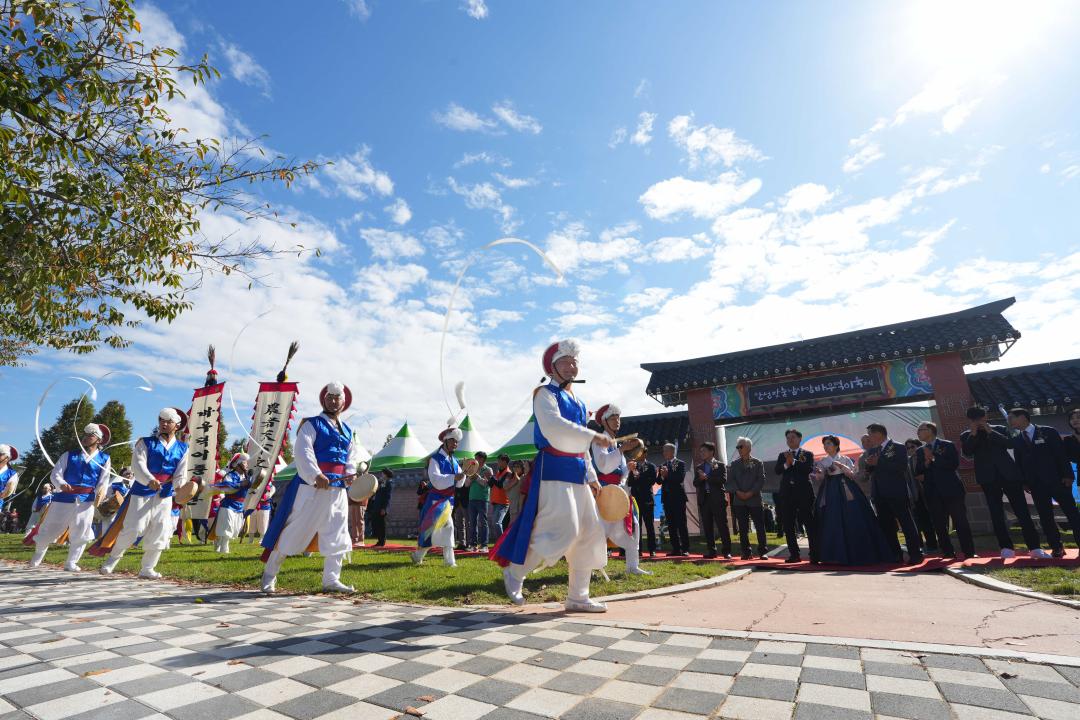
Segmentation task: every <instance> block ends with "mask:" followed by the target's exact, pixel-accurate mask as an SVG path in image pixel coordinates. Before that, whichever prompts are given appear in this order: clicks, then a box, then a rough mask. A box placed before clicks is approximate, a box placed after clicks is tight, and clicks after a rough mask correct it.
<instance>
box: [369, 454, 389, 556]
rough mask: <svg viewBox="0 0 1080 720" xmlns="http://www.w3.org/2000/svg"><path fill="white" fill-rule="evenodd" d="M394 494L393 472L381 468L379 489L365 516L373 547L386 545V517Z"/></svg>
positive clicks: (372, 497) (373, 496)
mask: <svg viewBox="0 0 1080 720" xmlns="http://www.w3.org/2000/svg"><path fill="white" fill-rule="evenodd" d="M393 492H394V471H393V470H391V469H389V468H383V470H382V472H380V473H379V489H378V490H376V491H375V494H374V495H372V496H371V501H370V502H368V509H367V516H368V517H369V518H370V519H371V533H372V535H374V536H375V547H382V546H383V545H386V517H387V515H388V514H389V512H390V497H391V496H392V495H393Z"/></svg>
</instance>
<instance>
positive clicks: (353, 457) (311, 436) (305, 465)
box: [293, 413, 360, 485]
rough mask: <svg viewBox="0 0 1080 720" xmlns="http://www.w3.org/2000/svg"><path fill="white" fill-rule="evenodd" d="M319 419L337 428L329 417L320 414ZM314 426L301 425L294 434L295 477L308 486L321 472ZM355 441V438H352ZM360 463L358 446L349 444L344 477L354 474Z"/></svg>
mask: <svg viewBox="0 0 1080 720" xmlns="http://www.w3.org/2000/svg"><path fill="white" fill-rule="evenodd" d="M320 417H322V418H323V419H324V420H326V421H327V422H328V423H330V424H331V425H332V426H335V427H336V426H337V423H335V422H334V421H333V420H332V419H330V416H329V415H327V414H326V413H321V414H320ZM315 435H316V432H315V426H314V425H312V424H311V423H307V422H306V423H303V424H302V425H301V426H300V430H299V431H298V432H297V433H296V450H295V452H294V453H293V463H294V464H295V465H296V475H297V477H299V478H300V479H301V480H303V481H304V482H305V483H307V484H308V485H314V484H315V478H317V477H319V475H320V474H321V473H322V470H320V469H319V461H318V459H316V457H315ZM354 440H355V438H354ZM359 461H360V446H359V444H358V443H356V442H352V441H350V442H349V457H348V459H347V460H346V461H345V473H344V474H345V475H352V474H353V473H355V472H356V465H357V463H359Z"/></svg>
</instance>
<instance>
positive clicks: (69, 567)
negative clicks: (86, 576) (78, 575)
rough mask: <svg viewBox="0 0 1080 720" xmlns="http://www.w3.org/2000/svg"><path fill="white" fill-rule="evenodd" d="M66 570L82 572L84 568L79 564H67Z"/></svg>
mask: <svg viewBox="0 0 1080 720" xmlns="http://www.w3.org/2000/svg"><path fill="white" fill-rule="evenodd" d="M64 572H82V568H81V567H79V566H78V565H65V566H64Z"/></svg>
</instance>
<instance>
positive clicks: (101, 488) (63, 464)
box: [49, 450, 112, 495]
mask: <svg viewBox="0 0 1080 720" xmlns="http://www.w3.org/2000/svg"><path fill="white" fill-rule="evenodd" d="M97 454H98V451H97V450H94V452H92V453H90V454H89V455H87V454H86V453H83V454H82V456H83V457H84V458H86V460H87V462H89V461H90V460H93V459H94V458H95V457H97ZM67 466H68V453H64V454H63V455H61V456H60V459H59V460H58V461H57V462H56V464H55V465H53V469H52V472H51V473H49V482H51V483H52V486H53V487H54V488H56V491H57V492H60V486H61V485H66V484H67V480H65V479H64V472H65V471H66V470H67ZM111 466H112V459H109V460H106V461H105V465H103V466H102V468H101V472H99V473H98V485H97V490H98V495H101V494H103V493H104V492H105V489H108V487H109V482H108V480H109V468H110V467H111Z"/></svg>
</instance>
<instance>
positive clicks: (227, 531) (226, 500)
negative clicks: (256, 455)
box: [210, 453, 251, 555]
mask: <svg viewBox="0 0 1080 720" xmlns="http://www.w3.org/2000/svg"><path fill="white" fill-rule="evenodd" d="M249 459H250V458H249V457H248V454H247V453H236V454H235V455H233V456H232V459H230V460H229V464H228V465H227V466H226V468H225V469H226V471H227V472H226V473H225V477H224V478H222V480H221V482H220V483H218V484H215V485H213V486H211V489H213V490H214V491H216V492H222V493H223V494H224V497H223V498H222V499H221V505H219V506H218V512H217V518H216V519H215V520H214V528H213V530H211V531H210V535H212V536H214V538H215V542H214V550H215V552H218V553H221V554H222V555H228V554H229V541H231V540H234V539H235V538H237V537H238V536H239V535H240V531H241V530H242V529H243V528H244V500H246V499H247V493H248V490H249V489H251V480H249V479H248V460H249Z"/></svg>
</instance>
